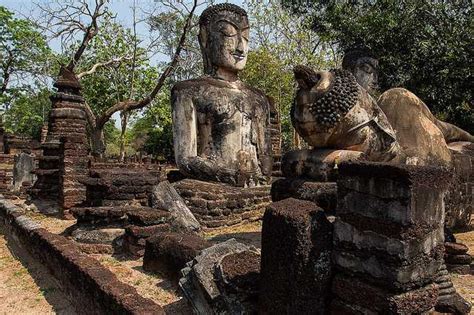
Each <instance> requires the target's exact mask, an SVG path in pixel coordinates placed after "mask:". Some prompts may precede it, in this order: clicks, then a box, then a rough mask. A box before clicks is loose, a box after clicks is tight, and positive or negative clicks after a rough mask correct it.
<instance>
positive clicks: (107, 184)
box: [82, 163, 163, 206]
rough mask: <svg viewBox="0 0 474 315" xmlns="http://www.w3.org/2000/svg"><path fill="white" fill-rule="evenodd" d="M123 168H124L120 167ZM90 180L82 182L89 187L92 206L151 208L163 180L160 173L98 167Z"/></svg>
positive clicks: (91, 174) (154, 170)
mask: <svg viewBox="0 0 474 315" xmlns="http://www.w3.org/2000/svg"><path fill="white" fill-rule="evenodd" d="M118 166H120V165H118ZM89 175H90V177H88V178H84V179H82V183H83V184H84V185H86V187H87V200H86V202H85V203H86V204H87V205H89V206H111V205H115V206H125V205H142V206H147V205H148V197H149V195H150V194H151V192H152V190H153V186H154V185H157V184H158V183H159V182H160V181H161V180H162V178H163V172H162V170H160V169H147V168H145V167H143V168H136V167H126V169H124V168H117V165H115V166H113V165H112V166H110V165H105V164H103V163H102V164H97V163H96V164H95V165H94V168H92V169H91V170H90V172H89Z"/></svg>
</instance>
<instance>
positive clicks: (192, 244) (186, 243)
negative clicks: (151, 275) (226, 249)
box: [143, 232, 211, 278]
mask: <svg viewBox="0 0 474 315" xmlns="http://www.w3.org/2000/svg"><path fill="white" fill-rule="evenodd" d="M209 246H211V244H210V243H208V242H207V241H206V240H204V239H203V238H202V237H200V236H198V235H195V234H185V233H176V232H167V233H159V234H155V235H153V236H152V237H150V238H148V239H147V240H146V246H145V256H144V257H143V269H144V270H146V271H151V272H167V273H168V274H170V275H171V276H173V277H175V278H179V275H180V271H181V269H183V268H184V267H186V263H188V262H190V261H192V260H193V259H194V257H196V256H197V255H199V253H200V252H201V250H203V249H205V248H207V247H209Z"/></svg>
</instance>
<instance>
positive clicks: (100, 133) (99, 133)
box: [91, 127, 105, 158]
mask: <svg viewBox="0 0 474 315" xmlns="http://www.w3.org/2000/svg"><path fill="white" fill-rule="evenodd" d="M91 153H92V156H94V157H96V158H103V157H104V153H105V140H104V128H103V127H102V128H100V127H97V128H94V129H92V131H91Z"/></svg>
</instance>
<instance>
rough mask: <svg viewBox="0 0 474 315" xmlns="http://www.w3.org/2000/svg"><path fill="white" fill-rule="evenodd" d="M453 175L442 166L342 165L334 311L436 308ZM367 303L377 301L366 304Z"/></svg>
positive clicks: (409, 311)
mask: <svg viewBox="0 0 474 315" xmlns="http://www.w3.org/2000/svg"><path fill="white" fill-rule="evenodd" d="M450 178H451V174H450V173H449V172H448V171H446V170H444V169H442V168H437V167H420V166H412V165H400V166H397V165H392V164H386V163H367V162H366V163H354V164H349V163H348V164H341V165H340V167H339V180H338V188H337V189H338V208H337V210H336V215H337V218H336V221H335V223H334V255H333V259H334V263H335V265H336V270H337V271H338V276H337V278H336V279H337V280H336V281H335V282H334V283H333V293H334V294H335V295H336V302H335V303H334V304H333V307H336V310H337V309H338V307H340V306H341V305H343V304H344V305H345V307H355V308H357V307H360V308H362V309H366V310H368V311H370V312H376V313H384V314H386V313H387V314H392V313H397V314H400V313H417V314H419V313H423V312H428V311H430V310H431V309H432V308H433V307H434V306H435V305H436V301H437V296H438V288H437V286H434V285H433V283H434V282H435V280H436V278H437V277H438V270H439V268H440V266H441V264H442V263H443V255H444V227H443V221H444V202H443V196H444V194H445V193H446V190H447V188H448V186H449V181H450ZM368 296H373V300H372V301H371V302H369V301H368V300H367V297H368Z"/></svg>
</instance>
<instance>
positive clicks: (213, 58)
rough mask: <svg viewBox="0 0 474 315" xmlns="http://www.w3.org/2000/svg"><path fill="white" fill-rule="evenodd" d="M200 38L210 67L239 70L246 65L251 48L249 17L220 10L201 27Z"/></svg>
mask: <svg viewBox="0 0 474 315" xmlns="http://www.w3.org/2000/svg"><path fill="white" fill-rule="evenodd" d="M199 39H200V42H201V46H202V48H203V52H204V54H205V56H204V58H205V59H206V60H205V62H206V61H207V63H208V65H207V66H208V68H212V69H218V68H222V69H225V70H227V71H232V72H238V71H240V70H242V69H243V68H244V67H245V64H246V63H247V54H248V50H249V44H248V40H249V23H248V19H247V17H245V16H242V15H239V14H237V13H235V12H231V11H226V10H223V11H220V12H219V13H217V14H216V15H215V16H214V17H213V19H212V21H210V22H209V25H207V26H206V27H202V28H201V31H200V36H199ZM206 72H208V71H206Z"/></svg>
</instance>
